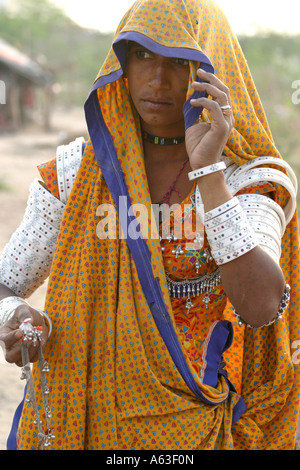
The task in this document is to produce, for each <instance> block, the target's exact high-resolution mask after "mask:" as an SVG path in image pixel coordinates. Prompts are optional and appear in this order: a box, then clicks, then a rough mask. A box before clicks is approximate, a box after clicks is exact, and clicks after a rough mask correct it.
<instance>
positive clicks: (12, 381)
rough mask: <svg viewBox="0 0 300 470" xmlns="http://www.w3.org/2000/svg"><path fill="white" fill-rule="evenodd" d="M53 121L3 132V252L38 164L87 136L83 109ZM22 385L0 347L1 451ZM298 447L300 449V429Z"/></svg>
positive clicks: (38, 297) (41, 294)
mask: <svg viewBox="0 0 300 470" xmlns="http://www.w3.org/2000/svg"><path fill="white" fill-rule="evenodd" d="M52 122H53V130H52V131H51V132H47V133H45V132H43V131H41V129H40V127H39V126H37V125H33V126H32V127H30V128H28V129H26V130H24V131H22V132H19V133H17V134H2V135H1V134H0V184H1V183H3V182H4V181H5V184H6V185H7V189H5V190H2V191H0V252H1V251H2V249H3V247H4V245H5V244H6V243H7V241H8V240H9V237H10V235H11V234H12V233H13V231H14V230H15V229H16V227H17V226H18V225H19V223H20V221H21V220H22V217H23V214H24V209H25V206H26V201H27V196H28V188H29V185H30V184H31V182H32V181H33V179H34V178H35V177H37V176H38V172H37V169H36V166H37V165H38V164H40V163H43V162H45V161H47V160H49V159H50V158H53V157H54V155H55V149H56V147H57V146H58V145H60V144H61V143H65V142H70V141H71V140H73V139H74V138H76V137H80V136H84V137H85V136H86V126H85V121H84V114H83V111H82V110H81V109H77V108H76V109H56V110H55V112H54V115H53V119H52ZM45 292H46V285H44V286H42V287H41V288H40V289H38V291H37V292H35V293H34V294H33V295H32V296H31V298H30V303H31V305H32V306H34V307H36V308H43V304H44V298H45ZM23 388H24V383H23V381H21V380H20V369H19V368H18V367H16V366H14V365H10V364H7V363H6V362H5V359H4V356H3V353H2V349H1V348H0V451H1V450H5V449H6V440H7V437H8V434H9V431H10V428H11V423H12V419H13V415H14V412H15V410H16V408H17V406H18V404H19V402H20V401H21V400H22V397H23ZM297 450H300V433H299V437H298V444H297Z"/></svg>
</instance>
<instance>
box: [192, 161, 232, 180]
mask: <svg viewBox="0 0 300 470" xmlns="http://www.w3.org/2000/svg"><path fill="white" fill-rule="evenodd" d="M225 169H226V165H225V163H224V162H219V163H213V164H212V165H209V166H205V167H204V168H199V169H198V170H193V171H191V172H190V173H189V174H188V177H189V180H190V181H193V180H196V179H198V178H201V177H202V176H206V175H210V174H212V173H216V172H217V171H222V170H225Z"/></svg>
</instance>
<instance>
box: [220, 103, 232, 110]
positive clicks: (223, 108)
mask: <svg viewBox="0 0 300 470" xmlns="http://www.w3.org/2000/svg"><path fill="white" fill-rule="evenodd" d="M220 108H221V109H222V110H225V109H232V108H231V106H230V104H226V105H225V106H220Z"/></svg>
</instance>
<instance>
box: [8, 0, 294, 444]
mask: <svg viewBox="0 0 300 470" xmlns="http://www.w3.org/2000/svg"><path fill="white" fill-rule="evenodd" d="M182 110H183V112H182ZM85 111H86V119H87V124H88V129H89V134H90V140H89V141H88V142H87V143H84V144H83V147H82V142H81V141H80V140H79V141H76V142H75V143H72V144H70V146H69V147H66V148H60V149H58V153H57V158H56V159H55V161H52V162H49V163H48V164H46V165H42V166H41V167H40V173H41V175H42V178H43V180H44V185H41V184H40V183H35V184H34V185H33V187H32V188H31V195H30V198H29V209H28V220H29V219H30V217H31V218H32V213H33V212H34V214H35V216H36V218H38V217H43V216H45V213H43V208H46V207H47V205H50V206H51V210H52V212H51V214H50V217H52V219H51V220H52V221H51V223H49V225H48V226H47V227H46V229H45V228H43V227H42V224H41V225H40V226H39V227H38V228H37V232H36V233H33V232H30V230H33V229H32V228H30V227H29V225H28V223H27V222H24V223H23V225H22V226H21V229H20V234H21V235H20V234H19V235H18V234H17V235H16V236H15V238H13V239H12V241H11V243H10V247H8V248H7V249H6V250H5V252H4V254H3V256H2V265H1V273H2V277H1V280H2V284H3V286H2V290H1V296H2V299H3V300H2V302H1V305H0V307H1V308H2V310H1V312H2V323H3V324H4V326H3V327H2V330H1V339H2V341H3V342H4V343H5V345H6V358H7V360H9V361H10V362H15V363H17V364H18V365H21V364H22V360H21V345H22V344H23V345H24V342H22V341H20V340H22V338H23V339H24V335H27V328H29V330H30V328H31V327H28V322H29V323H30V324H32V325H34V326H38V327H43V336H42V339H41V343H42V344H43V346H45V352H44V355H45V358H46V360H47V361H48V363H49V365H50V373H49V377H48V384H49V391H50V395H49V403H46V405H45V402H44V403H43V401H42V398H45V393H41V387H42V391H43V392H45V388H44V384H45V382H44V375H43V373H40V371H39V367H38V366H37V365H35V366H34V368H33V379H34V384H35V395H36V400H37V409H39V412H40V415H41V416H40V418H41V424H39V423H36V424H34V419H35V418H36V414H35V411H36V410H35V409H34V406H33V405H34V403H31V404H30V403H29V404H28V403H27V402H26V401H25V402H24V404H21V406H20V409H19V410H18V413H17V416H16V421H15V424H14V429H13V432H12V435H11V437H10V444H9V445H10V446H17V447H18V448H19V449H36V448H44V447H48V448H51V449H102V450H105V449H106V450H111V449H124V450H128V449H136V450H139V449H151V450H161V449H169V450H175V449H187V450H188V449H199V450H200V449H292V448H294V440H295V432H296V424H297V413H298V393H297V386H298V383H299V374H298V368H297V367H296V366H295V365H294V364H293V363H292V357H291V354H292V350H291V347H292V343H293V341H295V340H296V339H297V334H298V331H299V319H298V317H297V313H298V305H299V303H298V297H299V287H298V279H299V277H298V238H297V233H298V231H297V218H296V214H295V202H294V201H295V192H296V182H295V180H294V179H293V173H292V172H291V170H290V169H289V167H288V166H287V165H286V164H285V163H284V162H283V160H282V159H281V157H280V155H279V154H278V151H277V149H276V147H275V145H274V143H273V140H272V137H271V134H270V131H269V128H268V124H267V121H266V118H265V115H264V112H263V109H262V106H261V103H260V101H259V98H258V96H257V92H256V90H255V87H254V85H253V82H252V79H251V75H250V73H249V71H248V68H247V64H246V62H245V59H244V57H243V55H242V52H241V50H240V48H239V45H238V43H237V40H236V38H235V36H234V35H233V34H232V32H231V30H230V27H229V25H228V23H227V20H226V19H225V18H224V16H223V14H222V13H221V11H220V10H219V9H218V8H217V7H216V5H215V4H214V3H212V2H211V1H208V0H203V1H201V2H193V1H192V0H189V1H183V0H174V1H173V0H168V1H157V0H154V1H150V0H142V1H137V2H136V3H135V4H134V5H133V7H132V8H131V9H130V10H129V12H128V13H127V14H126V15H125V16H124V18H123V20H122V22H121V23H120V26H119V28H118V30H117V33H116V36H115V40H114V44H113V47H112V49H111V51H110V53H109V55H108V57H107V59H106V61H105V63H104V65H103V66H102V68H101V70H100V73H99V75H98V77H97V79H96V81H95V84H94V86H93V88H92V90H91V93H90V95H89V98H88V100H87V102H86V107H85ZM82 150H83V155H82V158H81V151H82ZM76 152H77V153H76ZM264 157H268V158H267V159H266V158H264ZM77 167H78V168H77ZM257 167H260V168H257ZM287 173H289V174H290V176H291V179H290V178H289V177H288V176H287ZM293 183H294V187H293ZM46 188H47V189H46ZM233 196H234V197H233ZM41 198H42V203H41V204H40V203H39V201H40V200H41ZM141 203H142V205H143V208H146V214H147V217H146V218H149V219H150V215H151V214H152V213H153V205H156V207H157V206H158V205H160V204H164V206H163V207H164V208H166V206H165V205H167V206H170V205H174V204H177V209H178V207H179V209H180V211H181V209H182V212H180V214H181V215H180V217H179V218H180V219H181V220H183V221H184V222H186V221H189V222H190V224H189V227H188V230H187V232H185V233H184V235H182V236H180V237H178V236H177V232H176V230H175V228H176V227H175V225H176V224H175V221H176V211H174V217H170V218H168V217H167V218H166V216H165V212H164V211H161V218H160V222H159V225H158V227H157V228H158V230H157V231H156V233H155V236H152V237H147V236H144V235H141V233H142V234H144V232H143V230H142V228H141V225H142V224H140V231H139V230H138V226H139V223H138V222H139V220H140V219H139V217H138V215H137V213H135V212H134V210H133V208H134V207H137V206H138V207H139V205H141ZM39 204H40V205H39ZM104 205H105V206H104ZM35 207H39V209H37V210H35ZM111 207H112V208H113V209H114V210H113V211H112V214H110V215H109V216H108V217H107V218H106V219H105V221H106V222H105V224H104V223H103V219H101V218H100V215H101V216H103V215H104V212H103V208H105V209H109V208H111ZM159 207H161V206H159ZM201 208H202V209H203V211H204V218H203V211H201ZM196 213H198V215H199V216H200V218H201V221H202V222H203V224H204V232H203V230H201V229H200V230H198V231H196V232H195V230H194V229H195V220H194V219H195V215H196ZM41 214H43V215H41ZM53 214H54V215H53ZM47 216H48V214H47ZM247 216H248V218H247ZM262 216H263V219H262V218H261V217H262ZM114 217H115V218H114ZM191 220H193V222H191ZM47 222H49V218H47ZM147 222H149V220H146V226H147ZM166 222H167V224H166ZM26 223H27V225H26ZM105 225H106V226H105ZM32 226H33V227H34V228H35V222H34V223H33V224H31V227H32ZM48 227H49V229H50V228H51V229H53V232H55V233H58V239H57V240H56V235H55V234H54V235H53V236H52V238H51V236H50V235H49V230H48ZM198 228H199V225H198ZM116 229H118V230H116ZM26 230H27V232H26ZM47 230H48V231H47ZM28 233H29V235H28ZM40 233H41V234H42V235H40V237H41V238H42V241H41V242H40V245H39V249H40V250H42V248H43V246H44V249H45V251H46V252H47V256H46V255H45V254H44V258H42V257H41V258H40V261H34V263H35V264H34V268H35V271H34V272H33V269H31V268H30V267H29V268H28V271H26V274H28V273H30V276H27V279H26V276H25V275H24V276H23V277H22V273H20V276H19V278H18V279H16V278H14V273H13V269H10V268H11V266H12V265H11V264H10V261H9V250H11V253H12V256H15V255H14V252H13V248H11V246H15V245H16V244H18V243H19V242H20V240H21V238H22V236H24V235H25V241H24V238H23V241H22V243H23V244H24V243H25V244H26V234H27V240H28V238H30V237H31V238H32V237H35V241H36V240H37V239H38V236H36V235H37V234H40ZM115 233H118V234H119V236H111V235H112V234H115ZM191 233H192V234H194V238H195V240H194V239H193V238H191V236H190V235H191ZM203 235H205V236H203ZM281 237H283V239H282V241H281ZM191 242H192V244H191ZM22 243H19V245H18V249H19V250H20V254H21V257H22V259H23V260H25V261H24V265H26V260H27V258H26V256H27V255H26V254H25V252H24V249H22V246H21V245H22ZM43 243H44V245H43ZM54 245H55V246H54ZM191 245H192V246H191ZM281 245H282V247H283V249H282V253H281ZM22 250H23V251H22ZM52 251H55V253H54V255H53V254H52V253H51V252H52ZM51 255H52V256H51ZM279 258H280V259H279ZM49 260H51V262H52V260H53V263H52V267H51V272H50V278H49V285H48V293H47V299H46V305H45V313H43V312H42V314H41V313H39V312H37V311H36V310H34V309H33V308H32V307H29V306H28V305H26V304H25V303H24V300H23V299H24V298H26V297H28V296H29V295H30V293H31V292H32V290H34V289H35V288H36V286H37V285H38V284H39V283H40V282H41V280H42V279H43V278H45V277H46V275H47V273H48V271H47V269H49V268H48V266H47V264H49ZM29 264H30V263H29ZM17 266H19V265H18V263H17ZM21 269H22V268H21ZM39 269H40V271H39ZM43 270H44V274H43V275H41V271H43ZM28 277H30V279H31V281H28ZM289 285H290V286H291V293H290V294H289V290H290V288H289V287H288V286H289ZM16 295H18V296H19V298H18V299H16V298H15V296H16ZM289 295H291V302H290V304H289V307H288V306H287V304H288V299H289ZM233 310H234V312H233ZM3 319H4V320H5V322H4V320H3ZM24 320H25V323H24ZM245 324H247V326H245ZM24 325H25V326H24ZM46 325H48V326H49V325H51V328H52V331H51V334H50V336H49V339H48V341H47V336H48V328H47V326H46ZM20 326H21V328H20ZM253 327H255V329H254V328H253ZM30 331H31V330H30ZM27 343H28V354H29V358H30V360H31V361H37V359H38V345H39V339H37V341H36V345H34V344H32V342H30V341H28V340H27V337H26V344H27ZM45 343H46V344H45ZM23 352H24V348H23ZM27 359H28V358H27ZM40 359H41V356H40ZM23 362H24V357H23ZM25 362H26V361H25ZM25 375H26V369H25ZM29 386H31V384H30V382H29ZM47 394H48V390H47ZM30 398H31V399H32V398H33V395H30ZM44 405H45V406H46V415H47V414H48V416H46V417H45V416H43V412H42V411H41V410H43V406H44ZM48 412H49V413H48ZM286 423H288V424H286ZM16 429H17V433H16V434H17V440H16V442H15V437H14V435H15V431H16ZM54 436H55V437H54Z"/></svg>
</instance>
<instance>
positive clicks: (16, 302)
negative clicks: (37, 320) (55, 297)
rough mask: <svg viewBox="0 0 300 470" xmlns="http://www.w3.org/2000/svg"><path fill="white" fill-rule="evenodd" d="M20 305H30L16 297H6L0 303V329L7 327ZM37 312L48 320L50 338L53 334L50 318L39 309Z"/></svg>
mask: <svg viewBox="0 0 300 470" xmlns="http://www.w3.org/2000/svg"><path fill="white" fill-rule="evenodd" d="M20 305H29V304H28V303H27V302H26V301H25V300H24V299H22V298H21V297H16V296H11V297H5V298H4V299H2V300H1V301H0V327H2V326H3V325H5V323H6V322H8V320H10V319H11V318H12V317H13V315H14V313H15V311H16V308H17V307H19V306H20ZM34 310H36V311H37V312H39V314H40V315H41V316H42V317H43V318H44V319H45V320H46V322H47V324H48V329H49V332H48V337H49V336H50V335H51V332H52V322H51V320H50V318H49V316H48V315H47V314H46V313H45V312H43V311H42V310H39V309H38V308H35V309H34Z"/></svg>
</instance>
